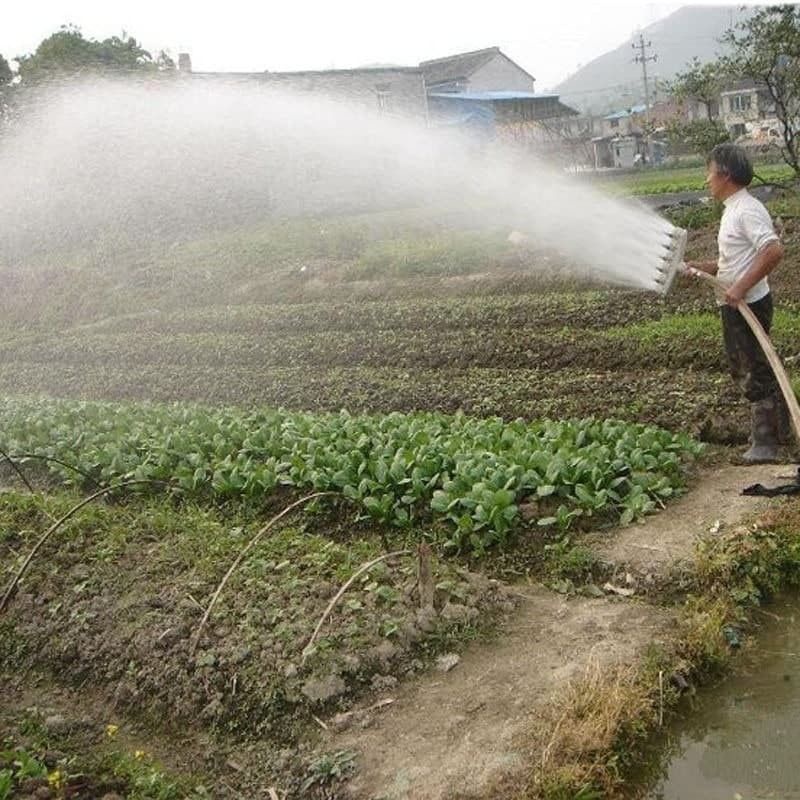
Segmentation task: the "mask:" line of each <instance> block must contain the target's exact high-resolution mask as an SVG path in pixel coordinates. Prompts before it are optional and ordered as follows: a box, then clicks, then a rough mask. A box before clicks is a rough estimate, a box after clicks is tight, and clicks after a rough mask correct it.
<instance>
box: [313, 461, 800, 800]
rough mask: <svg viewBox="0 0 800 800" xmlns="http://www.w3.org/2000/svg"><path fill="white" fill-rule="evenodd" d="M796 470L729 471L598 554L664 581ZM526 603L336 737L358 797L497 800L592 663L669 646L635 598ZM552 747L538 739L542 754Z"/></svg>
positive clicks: (547, 595)
mask: <svg viewBox="0 0 800 800" xmlns="http://www.w3.org/2000/svg"><path fill="white" fill-rule="evenodd" d="M787 471H788V472H791V471H792V470H791V469H790V468H788V467H775V466H774V465H773V466H760V467H733V466H724V467H721V468H717V469H714V470H712V471H710V472H708V473H706V474H704V475H702V476H700V478H699V480H698V482H697V483H696V485H695V486H694V488H693V489H692V491H691V492H690V493H689V494H688V495H686V496H685V497H683V498H681V499H680V500H678V501H677V502H675V503H673V504H671V505H670V506H669V507H668V508H667V509H666V510H665V511H663V512H661V513H660V514H658V515H656V516H654V517H651V518H648V519H646V520H645V521H643V522H642V523H641V524H638V525H634V526H631V527H627V528H622V529H617V530H615V531H613V532H611V533H609V534H606V535H605V536H604V542H603V543H602V544H600V545H599V546H598V547H597V553H598V555H600V556H601V557H602V558H604V559H606V560H608V561H611V562H613V563H615V564H617V565H619V566H628V565H630V566H632V567H636V568H637V569H638V570H639V571H658V572H661V573H665V572H666V571H669V570H671V569H672V568H673V567H674V566H675V565H676V564H677V563H679V562H685V561H689V560H691V558H692V553H693V549H694V544H695V542H696V541H697V540H698V539H699V538H700V537H702V536H708V535H713V534H709V527H710V526H711V525H713V524H714V523H716V522H717V521H719V522H720V524H721V525H732V524H734V523H736V522H739V521H740V520H742V519H744V518H746V517H747V516H748V515H750V514H752V513H754V512H756V511H759V510H762V509H763V508H764V507H765V506H766V505H767V504H768V503H770V502H773V503H774V502H776V501H766V500H762V499H755V498H751V497H743V496H741V495H740V491H741V489H742V488H743V487H744V486H745V485H748V484H750V483H754V482H763V483H765V484H767V485H774V483H775V482H776V476H784V475H786V473H787ZM517 588H518V589H519V591H520V593H521V594H523V595H524V602H523V603H522V604H521V605H520V608H519V610H518V611H517V613H516V614H515V615H514V618H513V619H512V620H511V621H510V622H509V623H508V625H507V626H506V627H505V628H504V629H503V631H502V633H501V634H500V636H499V637H498V640H497V641H496V642H493V643H490V644H485V643H482V644H477V645H475V646H473V647H471V648H470V649H468V650H467V651H466V652H465V653H464V654H463V656H462V658H461V661H460V663H459V664H458V665H457V666H455V667H454V668H453V670H452V671H451V672H447V673H440V674H434V675H426V676H424V677H422V678H420V679H419V680H417V681H415V682H414V683H413V684H411V685H408V686H406V687H405V688H403V689H402V690H401V691H400V692H398V693H396V694H395V695H393V697H394V699H395V702H394V703H393V704H391V705H390V706H387V707H386V708H385V709H383V710H381V711H378V712H376V713H374V714H373V715H372V716H371V717H370V718H369V719H370V721H371V722H372V724H371V725H370V727H368V728H367V729H366V730H360V729H353V730H347V731H345V732H342V733H333V732H332V733H330V734H329V735H328V736H327V737H326V741H325V742H324V746H325V747H327V748H328V749H330V750H341V749H354V750H356V751H357V752H358V753H359V756H358V772H357V774H356V776H355V777H354V778H353V780H352V781H351V782H350V785H349V787H348V791H349V795H348V796H349V797H352V798H358V800H378V798H381V800H412V798H413V800H445V798H456V797H460V798H472V797H476V798H478V797H486V794H485V792H486V789H487V787H488V786H491V785H492V783H493V782H495V781H496V780H497V779H498V778H499V777H500V776H501V775H504V776H505V777H506V778H507V777H508V774H509V773H514V772H516V771H525V770H526V769H529V768H530V762H529V756H528V755H526V754H529V753H530V752H531V749H532V746H531V742H530V741H527V740H526V738H525V732H526V731H528V730H529V729H530V728H531V724H532V720H533V719H535V717H536V716H537V714H540V713H541V711H542V709H543V708H544V707H545V705H546V704H548V703H551V702H553V699H554V697H555V696H556V694H557V692H558V691H559V689H561V688H563V685H564V683H565V682H567V681H570V680H571V679H574V678H576V677H578V676H580V675H581V674H583V673H585V672H586V671H587V670H588V669H590V668H591V667H592V664H593V663H597V662H599V663H600V665H601V666H604V667H610V666H611V665H613V664H619V663H623V664H630V663H632V662H634V661H635V660H636V659H637V658H638V657H640V656H642V655H643V654H644V652H645V651H646V650H647V648H648V647H649V646H650V645H651V644H653V643H654V642H659V641H664V640H667V639H669V637H670V635H671V633H672V631H673V626H674V620H675V614H674V612H673V610H671V609H667V608H663V607H659V606H656V605H650V604H648V603H646V602H644V601H643V600H641V599H639V598H638V597H637V595H638V594H639V591H638V590H637V594H634V595H633V596H632V597H630V598H622V597H617V596H611V597H608V598H598V599H587V598H565V597H562V596H558V595H554V594H553V593H552V592H550V591H548V590H546V589H544V588H542V587H541V586H531V587H525V588H522V587H517ZM545 744H546V742H543V741H542V742H536V743H535V745H534V746H533V750H534V752H535V751H537V750H541V749H542V748H543V747H544V746H545Z"/></svg>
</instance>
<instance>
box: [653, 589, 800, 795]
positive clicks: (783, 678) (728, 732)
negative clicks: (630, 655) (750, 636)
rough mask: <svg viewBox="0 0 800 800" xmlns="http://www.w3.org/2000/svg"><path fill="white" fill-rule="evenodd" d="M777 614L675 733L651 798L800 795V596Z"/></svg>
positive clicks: (674, 730)
mask: <svg viewBox="0 0 800 800" xmlns="http://www.w3.org/2000/svg"><path fill="white" fill-rule="evenodd" d="M772 611H774V612H775V613H776V614H778V616H779V617H780V618H781V619H780V621H774V622H772V621H770V622H769V623H768V624H765V625H764V626H763V629H762V630H761V631H760V632H759V636H758V644H757V646H756V647H755V648H754V649H753V652H752V653H750V654H749V655H748V656H746V659H745V661H744V663H743V664H742V668H741V669H740V670H739V671H738V672H737V675H736V676H734V677H732V678H729V679H728V680H726V681H724V682H723V683H722V684H721V685H719V686H717V687H715V688H712V689H707V690H703V691H702V692H701V693H700V697H699V699H697V700H696V701H695V703H694V705H693V708H692V709H690V710H687V711H686V717H687V718H686V719H685V720H682V721H681V722H680V723H679V724H676V725H675V726H674V727H673V728H672V730H671V731H670V733H669V738H668V742H667V754H668V755H667V758H668V759H669V762H668V763H667V765H666V766H665V767H664V769H663V777H662V778H661V779H660V780H659V782H658V785H657V787H656V788H655V790H654V791H653V792H651V793H650V795H648V797H649V798H650V800H701V798H702V800H734V798H741V800H761V798H773V799H774V800H790V799H791V798H800V599H793V600H791V601H789V602H785V603H783V604H781V605H780V606H779V607H775V608H773V609H772Z"/></svg>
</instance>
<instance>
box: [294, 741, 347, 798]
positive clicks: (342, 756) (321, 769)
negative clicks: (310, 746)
mask: <svg viewBox="0 0 800 800" xmlns="http://www.w3.org/2000/svg"><path fill="white" fill-rule="evenodd" d="M355 758H356V754H355V753H354V752H352V751H351V750H337V751H336V752H335V753H324V754H323V755H321V756H319V758H317V759H315V760H314V761H312V762H311V763H310V764H309V765H308V769H307V777H306V780H305V783H304V784H303V791H304V792H307V791H308V790H309V789H311V788H312V787H317V788H321V789H324V788H327V787H330V786H332V785H333V784H335V783H338V782H339V781H341V780H342V779H344V778H346V777H347V776H348V775H350V774H351V773H352V772H353V770H354V769H355V763H354V762H355Z"/></svg>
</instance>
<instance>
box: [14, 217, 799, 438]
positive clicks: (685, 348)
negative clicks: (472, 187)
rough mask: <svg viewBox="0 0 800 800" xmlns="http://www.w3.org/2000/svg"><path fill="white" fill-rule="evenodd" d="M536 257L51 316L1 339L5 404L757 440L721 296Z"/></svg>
mask: <svg viewBox="0 0 800 800" xmlns="http://www.w3.org/2000/svg"><path fill="white" fill-rule="evenodd" d="M792 237H793V233H792V229H791V227H789V229H788V230H787V237H786V238H787V244H788V246H789V256H788V257H787V261H786V265H785V266H784V267H783V268H782V270H781V272H780V274H778V275H777V277H776V279H775V281H774V283H775V287H776V295H777V297H778V302H779V304H780V312H779V314H778V317H777V320H776V324H775V341H776V345H777V347H778V350H779V351H780V352H781V353H782V354H783V355H784V356H785V357H787V356H788V357H790V358H791V357H792V356H794V355H795V354H796V353H798V352H800V315H798V309H800V288H799V285H800V282H799V281H797V279H796V277H795V275H794V270H793V265H794V264H796V251H795V246H794V240H793V238H792ZM710 248H711V240H710V237H709V234H708V232H707V231H699V232H696V233H695V234H694V249H695V251H696V252H697V253H708V252H709V250H710ZM526 258H527V259H528V260H527V261H526V262H525V263H524V264H523V265H522V267H518V268H517V271H516V272H513V271H511V270H510V269H509V268H508V267H506V268H504V269H503V270H500V272H496V273H489V274H485V273H484V274H477V275H475V276H472V277H469V278H462V277H452V276H451V277H447V276H444V277H442V276H435V277H431V276H429V277H424V276H422V277H414V278H413V279H409V278H408V276H405V277H403V278H402V279H398V278H393V279H386V280H384V281H380V282H369V283H364V282H356V283H353V282H351V281H347V280H343V279H342V278H341V273H340V271H338V270H337V267H335V266H330V267H329V271H328V272H327V273H326V272H324V271H323V272H321V273H320V274H318V276H317V278H316V279H315V280H313V281H311V282H301V283H297V282H296V283H295V285H294V287H293V289H292V290H291V291H290V292H283V293H282V292H281V291H280V290H279V289H276V291H275V293H274V295H272V296H269V297H267V296H265V290H263V289H262V290H261V291H260V295H261V302H253V298H252V297H249V296H247V294H243V295H241V296H240V297H239V298H238V299H239V301H240V302H238V303H234V302H232V300H234V299H236V298H235V297H234V296H232V295H233V294H234V293H233V290H232V288H231V287H228V289H227V290H224V291H223V290H218V288H217V287H218V285H219V275H218V274H217V273H215V274H214V275H213V276H212V278H210V279H209V280H208V281H206V282H205V283H203V281H202V280H199V281H198V285H197V286H196V287H195V290H196V292H197V293H198V297H197V298H196V299H195V300H192V299H191V298H190V301H189V302H188V303H187V304H179V303H177V302H176V298H175V297H173V296H171V295H169V294H166V295H165V296H164V297H163V298H162V299H161V300H157V299H156V300H154V301H152V303H150V301H149V294H145V295H142V293H141V292H140V291H138V292H137V289H136V286H135V285H126V286H123V288H121V289H120V290H119V291H121V292H123V293H126V294H127V295H129V296H130V303H129V309H130V310H129V311H128V312H127V313H121V314H114V315H112V316H107V315H106V314H105V313H103V312H102V311H100V310H98V311H97V312H95V313H92V312H91V311H90V310H88V309H87V311H86V313H85V315H84V318H83V319H82V320H81V321H80V323H79V324H77V325H74V324H70V322H69V321H66V320H64V319H63V318H60V316H59V309H58V306H57V304H55V303H52V305H51V308H50V310H49V317H47V318H46V319H47V320H48V321H47V324H43V321H42V320H43V317H42V316H38V317H34V316H33V315H32V316H31V318H30V320H29V324H27V325H26V324H24V323H23V324H21V325H18V326H17V327H16V328H14V329H13V330H12V331H9V332H8V333H7V334H6V335H5V336H4V337H2V338H0V359H2V361H3V364H4V369H3V371H2V374H0V391H2V392H13V393H23V394H36V393H40V392H41V393H47V394H52V395H56V396H66V397H83V398H94V399H102V398H107V399H114V400H143V399H156V400H162V401H169V400H192V401H198V402H205V403H210V404H215V403H226V404H235V405H240V406H245V407H247V406H252V405H272V406H276V405H277V406H283V407H286V408H292V409H310V410H338V409H341V408H346V409H348V410H350V411H351V412H359V411H391V410H400V411H412V410H439V411H446V412H453V411H456V410H459V409H461V410H463V411H465V412H466V413H469V414H478V415H483V416H485V415H499V416H502V417H504V418H506V419H513V418H516V417H523V418H525V419H535V418H539V417H542V416H550V417H556V418H563V417H572V416H579V417H581V416H590V415H600V416H615V417H620V418H622V419H626V420H632V421H640V422H655V423H658V424H660V425H664V426H666V427H668V428H671V429H674V430H687V431H691V432H693V433H697V434H700V435H701V436H702V437H703V438H707V439H710V440H712V441H714V440H716V441H741V440H742V439H743V437H744V430H745V425H744V413H745V409H744V407H743V405H742V404H741V403H740V402H738V400H737V399H736V396H735V393H734V392H733V391H732V389H731V387H730V386H729V382H728V379H727V377H726V371H725V362H724V355H723V351H722V347H721V343H720V337H719V328H718V322H717V320H716V319H715V309H714V305H713V299H712V297H711V296H710V294H709V293H708V291H707V289H705V287H696V286H677V287H676V289H675V290H674V291H673V293H672V295H671V296H670V297H669V298H667V299H662V298H660V297H657V296H655V295H649V294H645V293H641V292H630V291H622V290H612V289H603V288H598V287H597V286H591V285H583V286H582V285H579V284H576V283H574V282H572V283H566V282H564V281H563V280H562V281H560V282H558V283H555V284H552V283H551V284H548V283H546V282H544V281H543V280H542V278H541V277H538V276H537V275H536V274H535V273H533V270H534V269H536V268H537V266H538V267H541V266H542V264H543V263H544V262H543V261H542V260H541V256H538V255H536V254H534V255H530V254H529V255H527V256H526ZM537 259H538V261H537ZM338 263H339V262H337V264H338ZM248 270H249V271H252V270H253V267H252V265H251V266H250V267H248ZM520 270H521V271H520ZM86 288H87V292H89V287H86ZM256 294H259V293H258V292H257V293H256ZM286 295H288V297H287V296H286ZM145 300H147V303H145ZM217 301H219V302H217ZM145 304H146V305H147V306H148V308H147V310H141V307H142V306H143V305H145ZM137 309H138V310H137ZM737 430H738V433H737Z"/></svg>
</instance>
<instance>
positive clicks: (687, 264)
mask: <svg viewBox="0 0 800 800" xmlns="http://www.w3.org/2000/svg"><path fill="white" fill-rule="evenodd" d="M683 268H684V272H685V273H686V274H687V275H692V276H693V277H697V273H698V272H705V273H707V274H708V275H715V274H716V272H717V262H716V261H684V262H683Z"/></svg>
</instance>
